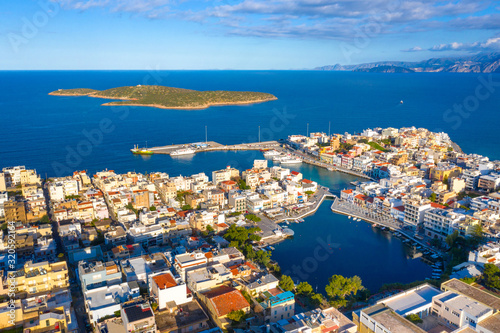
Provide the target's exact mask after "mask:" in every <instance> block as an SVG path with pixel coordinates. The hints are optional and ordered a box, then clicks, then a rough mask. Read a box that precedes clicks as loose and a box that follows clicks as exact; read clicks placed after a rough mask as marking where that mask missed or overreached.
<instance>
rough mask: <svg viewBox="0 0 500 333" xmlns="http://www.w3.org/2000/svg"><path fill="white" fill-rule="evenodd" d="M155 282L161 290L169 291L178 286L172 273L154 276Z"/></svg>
mask: <svg viewBox="0 0 500 333" xmlns="http://www.w3.org/2000/svg"><path fill="white" fill-rule="evenodd" d="M153 281H154V282H155V283H156V285H157V286H158V288H159V289H168V288H171V287H175V286H176V285H177V282H175V279H174V277H173V276H172V273H170V272H167V273H165V274H160V275H156V276H153Z"/></svg>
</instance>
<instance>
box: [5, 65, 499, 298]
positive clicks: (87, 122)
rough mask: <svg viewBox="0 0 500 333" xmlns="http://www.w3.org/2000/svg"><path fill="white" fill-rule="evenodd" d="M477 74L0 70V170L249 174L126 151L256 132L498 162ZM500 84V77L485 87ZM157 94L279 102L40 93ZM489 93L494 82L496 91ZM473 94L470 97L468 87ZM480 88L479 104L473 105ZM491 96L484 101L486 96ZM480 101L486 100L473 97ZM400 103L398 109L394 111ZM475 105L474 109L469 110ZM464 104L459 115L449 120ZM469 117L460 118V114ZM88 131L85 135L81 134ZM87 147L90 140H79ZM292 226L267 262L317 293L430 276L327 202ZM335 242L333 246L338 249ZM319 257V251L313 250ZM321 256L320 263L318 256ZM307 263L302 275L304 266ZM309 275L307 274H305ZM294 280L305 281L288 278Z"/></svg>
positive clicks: (492, 121)
mask: <svg viewBox="0 0 500 333" xmlns="http://www.w3.org/2000/svg"><path fill="white" fill-rule="evenodd" d="M481 78H482V79H486V80H488V75H476V74H447V73H440V74H438V73H421V74H374V73H347V72H346V73H342V72H316V71H161V72H146V71H34V72H30V71H0V115H1V117H2V118H1V121H0V133H1V135H0V168H1V167H5V166H14V165H26V167H28V168H35V169H37V171H38V172H39V173H40V174H42V175H43V176H45V174H47V176H49V177H50V176H57V175H67V174H69V173H70V172H71V171H73V170H76V169H86V170H88V172H89V173H93V172H95V171H98V170H103V169H105V168H109V169H114V170H115V171H117V172H126V171H130V170H135V171H137V172H150V171H165V172H168V173H169V174H171V175H178V174H183V175H189V174H193V173H197V172H206V173H207V174H210V173H211V171H212V170H214V169H220V168H223V167H225V166H226V165H232V166H234V167H238V168H240V169H244V168H248V167H251V165H252V161H253V159H254V158H261V157H262V155H261V154H260V153H258V152H241V153H234V152H213V153H203V154H197V155H196V156H194V157H192V158H177V159H173V158H171V157H169V156H165V155H157V156H150V157H143V156H134V155H132V154H131V153H130V151H129V149H130V148H132V147H133V145H134V144H139V145H140V146H144V144H145V142H146V141H147V142H148V146H149V147H151V146H158V145H166V144H172V143H186V142H194V141H203V140H204V138H205V126H208V138H209V140H213V141H217V142H220V143H224V144H234V143H240V142H254V141H256V140H257V133H258V126H260V127H261V133H262V137H261V139H262V140H271V139H280V138H285V137H286V136H287V135H289V134H297V133H302V134H305V133H306V126H307V125H306V124H307V123H309V130H310V131H311V132H312V131H324V132H327V131H328V123H329V122H331V132H332V133H334V132H337V133H339V132H340V133H343V132H345V131H348V132H357V131H361V130H363V129H365V128H368V127H377V126H380V127H387V126H392V127H401V126H412V125H414V126H417V127H426V128H428V129H430V130H433V131H437V130H442V131H445V132H448V133H449V134H450V136H451V138H452V140H453V141H455V142H457V143H458V144H459V145H460V146H461V147H462V148H463V150H464V151H465V152H476V153H480V154H484V155H487V156H489V157H490V158H492V159H500V146H499V145H498V138H497V131H498V124H500V112H498V111H500V110H499V108H500V92H499V90H500V87H498V86H492V87H489V88H490V90H489V91H488V90H485V89H484V88H481V83H480V82H481V81H480V79H481ZM492 79H493V81H494V82H495V83H496V82H500V75H496V76H493V77H492ZM137 84H161V85H167V86H174V87H181V88H190V89H200V90H250V91H262V92H269V93H272V94H274V95H276V96H277V97H278V100H276V101H271V102H267V103H263V104H255V105H247V106H224V107H212V108H209V109H206V110H193V111H186V110H163V109H154V108H145V107H125V106H123V107H109V106H101V105H100V104H102V103H104V102H107V101H109V100H102V99H96V98H88V97H56V96H49V95H47V94H48V93H49V92H50V91H53V90H56V89H58V88H79V87H81V88H83V87H85V88H94V89H107V88H112V87H117V86H124V85H137ZM497 85H498V84H497ZM478 87H479V88H478ZM476 89H480V92H481V94H482V96H481V100H479V99H477V98H476V97H474V96H475V92H476ZM488 92H489V96H487V97H484V96H485V94H486V93H488ZM483 97H484V98H483ZM400 100H403V101H404V104H400V103H399V101H400ZM474 102H478V104H477V105H473V103H474ZM464 103H465V104H467V103H472V104H467V105H466V107H464V108H463V110H465V111H461V113H460V114H459V113H454V114H453V113H450V111H447V110H449V109H451V108H453V107H454V105H455V104H457V105H461V104H464ZM471 107H472V109H473V110H472V111H471V112H468V111H466V110H467V108H469V109H471ZM85 133H87V134H85ZM89 137H90V139H89ZM297 169H298V170H300V171H301V172H303V173H304V176H305V177H306V178H310V179H313V180H316V181H318V182H319V183H321V184H323V185H326V186H329V187H330V188H332V189H334V190H338V189H342V188H345V187H347V186H348V185H349V182H350V181H352V180H354V178H353V177H350V176H346V175H343V174H338V173H330V172H327V171H326V170H321V169H318V168H315V167H311V166H307V165H303V166H300V167H297ZM306 221H307V222H306V223H303V224H300V225H293V226H292V228H293V229H294V230H295V232H296V237H295V238H294V239H293V240H288V241H285V242H284V243H282V244H280V245H278V246H277V247H276V251H275V252H274V254H273V258H274V259H277V260H278V261H279V263H280V265H281V266H282V269H283V270H284V271H288V270H291V268H292V265H293V264H296V265H297V264H298V265H303V264H305V265H306V267H308V269H309V270H310V272H305V273H306V274H307V275H308V276H307V278H306V279H307V280H308V281H309V282H310V283H311V284H312V285H313V286H314V287H315V286H316V285H317V286H318V291H323V290H324V285H325V284H326V283H327V279H328V277H330V276H331V275H333V274H342V275H346V276H352V275H355V274H357V275H359V276H360V277H361V278H362V279H363V282H364V285H365V286H366V287H368V288H370V289H371V290H372V291H375V290H377V289H378V288H379V287H380V286H381V285H382V284H383V283H388V282H410V281H414V280H415V279H422V278H423V277H425V276H428V274H429V271H430V269H429V268H428V267H427V266H425V265H424V264H423V263H422V262H421V261H420V260H408V259H407V257H406V252H405V248H404V246H403V245H402V244H401V242H400V241H399V240H397V239H393V238H392V239H391V238H390V237H388V236H387V235H385V234H381V233H379V232H377V231H375V230H372V228H371V227H370V226H369V225H368V224H365V223H360V222H357V223H356V222H353V221H351V220H349V219H347V218H346V217H344V216H339V215H334V214H332V213H331V212H330V211H329V204H328V203H326V204H324V205H322V206H321V208H320V210H319V211H318V212H317V213H316V214H315V215H313V216H311V217H308V218H307V219H306ZM318 237H322V239H323V240H325V241H328V242H329V243H330V244H332V245H331V247H332V251H333V252H332V253H329V254H328V257H327V258H326V259H325V260H323V261H318V259H314V260H316V261H317V262H318V265H317V267H316V268H314V263H313V262H312V261H311V258H314V250H315V248H316V247H317V246H318V244H320V242H319V241H318V239H317V238H318ZM336 244H338V245H336ZM318 251H320V250H318ZM320 257H321V258H323V257H322V256H320ZM308 265H310V266H308ZM312 268H314V269H312ZM290 274H291V275H294V276H296V277H297V278H299V279H302V277H303V276H304V275H302V277H301V276H298V274H293V273H290Z"/></svg>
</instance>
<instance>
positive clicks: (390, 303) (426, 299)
mask: <svg viewBox="0 0 500 333" xmlns="http://www.w3.org/2000/svg"><path fill="white" fill-rule="evenodd" d="M439 294H441V291H439V290H438V289H436V288H434V287H432V286H430V285H428V284H424V285H422V286H419V287H417V288H414V289H411V290H409V291H404V292H402V293H399V294H396V295H395V296H392V297H390V298H388V299H385V300H382V301H380V303H383V304H385V305H386V306H387V307H389V308H391V309H392V310H393V311H394V312H396V313H397V314H399V315H402V316H405V315H406V314H408V313H409V312H412V311H414V310H416V309H419V308H421V307H423V306H427V305H429V306H430V305H431V303H432V298H433V297H434V296H436V295H439Z"/></svg>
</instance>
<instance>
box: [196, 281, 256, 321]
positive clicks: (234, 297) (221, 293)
mask: <svg viewBox="0 0 500 333" xmlns="http://www.w3.org/2000/svg"><path fill="white" fill-rule="evenodd" d="M203 294H204V295H205V297H207V299H208V300H209V301H210V302H211V303H212V305H213V307H214V308H215V311H216V312H217V315H218V316H219V317H222V316H225V315H227V314H228V313H229V312H231V311H237V310H242V309H244V308H247V307H249V306H250V304H248V302H247V300H246V299H245V297H243V295H242V294H241V292H240V291H239V290H238V289H234V288H231V287H228V286H221V287H218V288H214V289H212V290H210V291H207V292H205V293H203Z"/></svg>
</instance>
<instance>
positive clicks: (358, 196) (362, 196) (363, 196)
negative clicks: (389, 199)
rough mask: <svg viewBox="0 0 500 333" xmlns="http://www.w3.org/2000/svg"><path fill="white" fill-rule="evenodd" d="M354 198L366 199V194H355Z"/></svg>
mask: <svg viewBox="0 0 500 333" xmlns="http://www.w3.org/2000/svg"><path fill="white" fill-rule="evenodd" d="M355 198H356V199H360V200H366V198H367V196H366V195H364V194H358V195H356V196H355Z"/></svg>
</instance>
